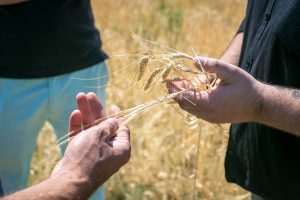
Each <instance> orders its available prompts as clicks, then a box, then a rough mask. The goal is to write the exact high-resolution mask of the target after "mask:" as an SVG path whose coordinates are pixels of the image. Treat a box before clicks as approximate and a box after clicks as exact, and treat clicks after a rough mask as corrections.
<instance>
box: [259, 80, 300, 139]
mask: <svg viewBox="0 0 300 200" xmlns="http://www.w3.org/2000/svg"><path fill="white" fill-rule="evenodd" d="M260 84H261V87H260V88H261V91H260V96H261V99H262V104H261V109H260V113H259V117H257V119H256V121H257V122H259V123H263V124H266V125H269V126H271V127H274V128H278V129H281V130H283V131H286V132H289V133H292V134H294V135H297V136H300V90H296V89H287V88H282V87H277V86H271V85H267V84H262V83H260Z"/></svg>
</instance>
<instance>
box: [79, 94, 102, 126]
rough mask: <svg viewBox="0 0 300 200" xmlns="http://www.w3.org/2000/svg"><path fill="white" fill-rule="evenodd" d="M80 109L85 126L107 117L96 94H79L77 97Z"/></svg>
mask: <svg viewBox="0 0 300 200" xmlns="http://www.w3.org/2000/svg"><path fill="white" fill-rule="evenodd" d="M76 100H77V105H78V109H79V110H80V111H81V113H82V116H83V125H84V126H86V125H89V124H91V123H92V122H94V121H95V120H96V119H99V118H102V117H104V116H105V111H104V109H103V106H102V104H101V103H100V101H99V99H98V97H97V96H96V95H95V94H94V93H88V94H84V93H79V94H78V95H77V96H76Z"/></svg>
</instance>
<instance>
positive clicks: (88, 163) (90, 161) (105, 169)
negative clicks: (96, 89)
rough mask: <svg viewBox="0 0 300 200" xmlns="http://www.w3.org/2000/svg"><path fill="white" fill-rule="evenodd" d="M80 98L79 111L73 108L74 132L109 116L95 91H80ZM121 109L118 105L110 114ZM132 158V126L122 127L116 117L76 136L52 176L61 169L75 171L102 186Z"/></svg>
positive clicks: (72, 128) (71, 118) (71, 130)
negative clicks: (86, 92) (130, 134)
mask: <svg viewBox="0 0 300 200" xmlns="http://www.w3.org/2000/svg"><path fill="white" fill-rule="evenodd" d="M76 99H77V105H78V109H79V110H75V111H73V113H72V114H71V116H70V132H74V131H75V132H78V130H80V129H81V127H86V126H87V125H90V124H92V123H93V122H94V121H95V120H97V119H100V118H102V117H105V116H106V114H105V112H104V109H103V106H102V105H101V103H100V101H99V99H98V97H97V96H96V95H95V94H94V93H88V94H87V95H85V94H83V93H79V94H78V95H77V97H76ZM119 111H120V110H119V108H118V107H116V106H114V107H112V108H111V111H110V114H114V113H116V112H119ZM129 158H130V139H129V129H128V128H127V127H126V126H122V127H119V122H118V121H117V120H116V119H108V120H106V121H104V122H102V123H100V124H99V125H96V126H93V127H91V128H88V129H86V130H84V131H82V132H80V133H78V134H77V135H75V136H73V138H72V140H71V142H70V143H69V145H68V147H67V149H66V151H65V154H64V157H63V159H62V160H61V161H60V163H59V164H58V165H57V166H56V168H55V169H54V171H53V173H52V176H55V175H57V174H60V171H61V170H62V171H64V170H72V171H74V170H75V171H77V172H76V173H82V175H83V176H86V177H87V178H88V179H89V180H92V181H94V182H92V184H96V185H97V186H99V185H101V184H103V183H104V182H105V181H106V180H107V179H108V178H109V177H110V176H111V175H112V174H114V173H115V172H116V171H118V169H119V168H120V167H121V166H122V165H124V164H125V163H127V162H128V160H129Z"/></svg>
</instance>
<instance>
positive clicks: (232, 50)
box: [220, 32, 244, 66]
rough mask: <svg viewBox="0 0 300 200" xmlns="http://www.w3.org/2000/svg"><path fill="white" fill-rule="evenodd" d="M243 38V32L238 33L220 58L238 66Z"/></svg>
mask: <svg viewBox="0 0 300 200" xmlns="http://www.w3.org/2000/svg"><path fill="white" fill-rule="evenodd" d="M243 38H244V33H243V32H240V33H237V34H236V35H235V36H234V38H233V39H232V41H231V42H230V44H229V46H228V47H227V49H226V50H225V52H224V53H223V55H222V56H221V58H220V60H223V61H224V62H227V63H230V64H233V65H236V66H237V65H238V64H239V60H240V54H241V50H242V44H243Z"/></svg>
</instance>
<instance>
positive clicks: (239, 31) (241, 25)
mask: <svg viewBox="0 0 300 200" xmlns="http://www.w3.org/2000/svg"><path fill="white" fill-rule="evenodd" d="M245 21H246V20H245V18H244V19H243V21H242V23H241V24H240V27H239V29H238V30H237V32H236V34H238V33H243V32H244V31H245V27H246V22H245Z"/></svg>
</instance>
